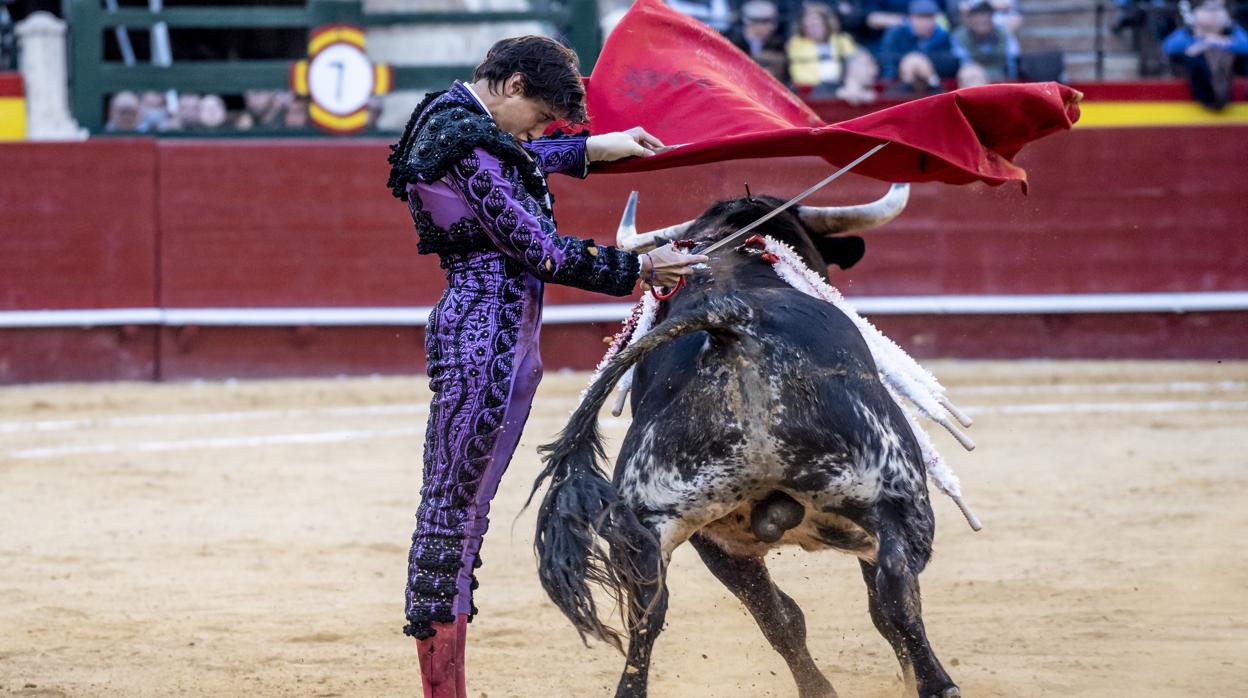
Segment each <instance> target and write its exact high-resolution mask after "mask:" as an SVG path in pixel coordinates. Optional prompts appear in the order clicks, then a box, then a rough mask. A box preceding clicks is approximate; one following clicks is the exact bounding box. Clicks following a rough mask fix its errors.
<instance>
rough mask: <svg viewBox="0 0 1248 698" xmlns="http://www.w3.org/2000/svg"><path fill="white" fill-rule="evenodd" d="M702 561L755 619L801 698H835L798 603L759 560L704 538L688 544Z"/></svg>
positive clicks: (693, 538)
mask: <svg viewBox="0 0 1248 698" xmlns="http://www.w3.org/2000/svg"><path fill="white" fill-rule="evenodd" d="M689 542H691V543H693V547H694V548H695V549H696V550H697V551H698V554H699V555H701V556H702V561H703V562H705V563H706V566H707V567H708V568H709V569H710V570H711V573H712V574H714V575H715V577H716V578H717V579H719V581H721V582H723V583H724V586H726V587H728V589H729V591H731V592H732V593H733V594H735V595H736V597H737V598H738V599H741V603H743V604H745V607H746V608H747V609H749V611H750V614H751V615H753V616H754V620H755V622H757V623H758V627H759V628H760V629H761V630H762V631H763V636H764V637H766V638H767V641H768V642H770V643H771V646H772V647H773V648H774V649H775V650H776V651H777V652H779V653H780V656H781V657H784V661H785V662H787V663H788V665H789V670H790V671H792V672H793V678H794V680H796V681H797V690H798V695H799V696H801V698H835V696H836V691H835V690H833V688H832V684H831V683H829V682H828V680H827V678H825V677H824V675H823V673H822V672H820V671H819V667H818V666H816V665H815V660H814V659H813V658H811V656H810V650H809V649H808V648H807V647H806V618H805V616H804V615H802V609H801V608H799V607H798V605H797V602H795V601H794V600H793V599H791V598H789V596H788V595H787V594H785V593H784V592H783V591H780V589H779V587H777V586H776V585H775V583H774V582H772V581H771V575H770V574H768V573H767V564H766V562H764V560H763V558H761V557H754V556H742V555H733V554H731V553H729V552H727V551H726V550H724V549H723V548H721V547H720V546H719V545H717V544H716V543H715V542H714V541H712V540H710V539H709V538H707V537H706V536H704V535H701V534H698V535H695V536H693V537H692V538H691V539H690V541H689Z"/></svg>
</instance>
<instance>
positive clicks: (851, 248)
mask: <svg viewBox="0 0 1248 698" xmlns="http://www.w3.org/2000/svg"><path fill="white" fill-rule="evenodd" d="M814 242H815V247H816V248H817V249H818V250H819V254H821V255H823V261H825V262H827V263H828V264H835V265H836V266H838V267H840V268H842V269H848V268H850V267H852V266H854V265H855V264H857V263H858V260H860V259H862V256H863V255H864V254H866V252H867V243H865V242H863V241H862V238H860V237H858V236H857V235H840V236H834V235H825V236H821V237H817V238H814Z"/></svg>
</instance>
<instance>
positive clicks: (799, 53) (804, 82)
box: [785, 3, 859, 98]
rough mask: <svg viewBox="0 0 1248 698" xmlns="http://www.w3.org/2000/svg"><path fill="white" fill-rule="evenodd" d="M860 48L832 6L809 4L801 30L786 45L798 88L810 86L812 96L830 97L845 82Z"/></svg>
mask: <svg viewBox="0 0 1248 698" xmlns="http://www.w3.org/2000/svg"><path fill="white" fill-rule="evenodd" d="M858 51H859V48H858V44H857V43H855V42H854V38H853V37H852V36H850V35H849V34H847V33H846V32H844V31H842V30H841V22H840V19H839V18H838V17H837V16H836V15H835V14H833V13H832V10H831V8H829V7H828V6H827V5H823V4H821V3H806V4H805V5H803V6H802V15H801V18H800V19H799V21H798V25H797V31H796V32H795V33H794V34H793V36H791V37H789V41H788V43H787V44H786V45H785V53H787V54H788V57H789V78H790V79H791V80H792V81H793V85H794V86H795V87H802V88H810V96H811V97H816V98H818V97H829V96H831V95H832V94H833V93H835V92H836V90H837V89H838V88H840V87H841V85H842V84H843V83H844V82H845V73H846V70H845V68H846V63H847V62H848V60H849V58H850V56H853V55H854V54H855V53H857V52H858Z"/></svg>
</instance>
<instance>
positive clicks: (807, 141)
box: [586, 0, 1081, 186]
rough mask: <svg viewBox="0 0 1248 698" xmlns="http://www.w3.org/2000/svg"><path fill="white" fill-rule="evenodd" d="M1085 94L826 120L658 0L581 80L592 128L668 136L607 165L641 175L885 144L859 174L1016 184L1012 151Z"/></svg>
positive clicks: (631, 15)
mask: <svg viewBox="0 0 1248 698" xmlns="http://www.w3.org/2000/svg"><path fill="white" fill-rule="evenodd" d="M1080 96H1081V95H1080V93H1079V92H1078V91H1077V90H1073V89H1071V88H1069V87H1066V86H1065V85H1059V84H1057V83H1053V82H1046V83H1030V84H1014V85H988V86H984V87H973V88H967V89H962V90H957V91H956V92H950V93H946V94H941V95H936V96H933V97H927V98H924V99H918V100H914V101H911V102H906V103H904V104H900V105H897V106H895V107H891V108H888V109H882V110H880V111H877V112H874V113H872V114H868V115H866V116H863V117H859V118H857V119H851V120H849V121H842V122H840V123H837V124H831V125H828V124H824V123H823V121H821V120H820V119H819V117H818V116H816V115H815V113H814V112H813V111H811V109H810V107H808V106H806V104H805V103H804V102H802V101H801V99H799V98H798V97H797V96H796V95H794V94H793V93H792V92H791V91H789V89H788V88H786V87H785V86H784V85H782V84H781V83H780V82H778V81H777V80H776V79H775V78H773V77H772V76H771V75H769V74H768V73H767V72H766V71H764V70H763V69H762V68H760V67H759V66H758V65H757V64H755V63H754V61H753V60H751V59H750V57H749V56H747V55H745V54H744V53H742V52H741V51H740V50H738V49H737V48H736V47H735V46H733V45H732V44H731V43H729V42H728V41H727V40H726V39H724V38H723V37H722V36H720V35H719V34H718V33H717V32H716V31H715V30H713V29H711V28H709V27H707V26H705V25H703V24H702V23H700V22H698V21H696V20H693V19H690V18H689V17H686V16H684V15H682V14H680V13H679V12H676V11H675V10H672V9H671V8H669V7H668V6H667V5H665V4H663V3H662V2H661V0H638V1H637V2H636V3H635V4H634V5H633V7H632V8H631V9H630V10H629V11H628V12H627V13H626V14H625V15H624V18H623V19H622V20H621V21H620V23H619V24H618V25H617V26H616V28H615V30H614V31H612V32H611V35H610V36H609V37H608V38H607V41H606V44H605V45H604V46H603V49H602V54H601V56H600V57H599V58H598V63H597V65H596V66H595V67H594V73H593V76H592V79H586V102H587V107H588V111H589V118H590V128H591V130H592V131H593V132H594V133H606V132H610V131H622V130H625V129H628V128H632V127H633V126H642V127H644V128H645V129H646V130H647V131H649V132H650V133H652V134H654V135H655V136H656V137H658V138H659V139H660V140H662V141H663V142H664V143H666V144H668V145H678V144H679V145H680V147H679V148H675V149H673V150H671V151H668V152H664V153H661V154H658V155H655V156H654V157H649V158H632V159H629V160H626V161H621V162H613V163H602V164H600V165H597V166H595V167H594V168H593V169H594V171H598V172H642V171H647V170H658V169H665V168H668V167H684V166H687V165H698V164H702V163H708V162H717V161H720V160H739V159H749V158H771V157H789V156H800V155H816V156H819V157H822V158H823V159H825V160H827V161H828V162H829V163H832V164H833V165H838V166H839V165H844V164H845V163H848V162H849V161H851V160H853V159H854V158H856V157H857V156H859V155H861V154H862V153H864V152H866V151H867V150H868V149H870V148H871V147H872V146H874V145H876V144H877V143H880V142H881V141H891V142H892V144H891V145H889V146H888V147H886V148H884V149H883V150H882V151H880V152H879V153H877V154H875V155H874V156H872V157H871V158H869V159H868V160H866V161H865V162H863V163H862V164H861V165H859V166H858V167H857V168H856V169H855V172H857V173H859V174H863V175H866V176H868V177H874V178H875V179H880V180H884V181H887V182H933V181H934V182H945V183H948V184H967V183H969V182H974V181H982V182H987V183H988V184H993V185H997V184H1002V183H1004V182H1009V181H1018V182H1022V183H1023V185H1024V186H1026V181H1027V173H1026V172H1024V171H1023V169H1022V168H1020V167H1018V166H1017V165H1015V164H1014V163H1013V162H1011V161H1010V160H1011V159H1012V158H1013V157H1014V156H1015V155H1016V154H1017V153H1018V151H1019V150H1021V149H1022V147H1023V146H1024V145H1026V144H1027V143H1029V142H1031V141H1034V140H1037V139H1039V138H1043V137H1044V136H1047V135H1049V134H1051V133H1054V132H1056V131H1061V130H1065V129H1069V128H1070V127H1071V125H1072V124H1073V123H1074V122H1075V121H1076V120H1077V119H1078V118H1079V107H1078V101H1079V98H1080Z"/></svg>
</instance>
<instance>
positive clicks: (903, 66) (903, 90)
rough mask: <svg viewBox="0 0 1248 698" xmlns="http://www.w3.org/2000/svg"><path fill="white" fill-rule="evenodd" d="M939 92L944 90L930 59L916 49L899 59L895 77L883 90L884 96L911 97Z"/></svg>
mask: <svg viewBox="0 0 1248 698" xmlns="http://www.w3.org/2000/svg"><path fill="white" fill-rule="evenodd" d="M941 92H944V90H943V89H942V88H941V86H940V76H939V75H937V74H936V68H935V67H934V66H933V65H932V60H931V59H930V58H928V57H927V56H926V55H924V54H922V53H919V52H917V51H916V52H914V53H907V54H906V55H905V56H904V57H903V58H902V59H901V63H900V64H898V68H897V79H896V80H895V81H893V82H892V84H890V85H889V86H888V87H887V88H886V89H885V90H884V96H885V97H892V98H895V99H913V98H915V97H927V96H929V95H934V94H940V93H941Z"/></svg>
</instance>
